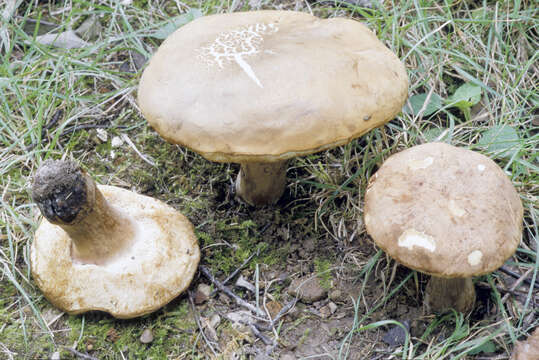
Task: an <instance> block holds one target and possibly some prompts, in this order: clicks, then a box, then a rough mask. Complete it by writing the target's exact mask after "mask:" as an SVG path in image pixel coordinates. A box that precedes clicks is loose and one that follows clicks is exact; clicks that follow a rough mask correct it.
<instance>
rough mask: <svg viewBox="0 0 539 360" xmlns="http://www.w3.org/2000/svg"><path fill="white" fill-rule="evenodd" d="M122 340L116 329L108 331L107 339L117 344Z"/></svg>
mask: <svg viewBox="0 0 539 360" xmlns="http://www.w3.org/2000/svg"><path fill="white" fill-rule="evenodd" d="M119 338H120V335H119V334H118V332H117V331H116V329H115V328H110V329H109V331H107V335H106V339H107V341H110V342H116V340H118V339H119Z"/></svg>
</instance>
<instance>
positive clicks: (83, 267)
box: [31, 186, 200, 318]
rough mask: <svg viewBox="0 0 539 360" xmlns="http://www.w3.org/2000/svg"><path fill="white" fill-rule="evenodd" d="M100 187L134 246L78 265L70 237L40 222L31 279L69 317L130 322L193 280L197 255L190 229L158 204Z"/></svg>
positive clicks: (139, 196) (158, 306) (169, 298)
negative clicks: (98, 314)
mask: <svg viewBox="0 0 539 360" xmlns="http://www.w3.org/2000/svg"><path fill="white" fill-rule="evenodd" d="M98 188H99V190H100V191H101V192H102V193H103V195H104V197H105V199H106V200H107V202H108V203H109V205H110V206H111V207H113V208H114V210H115V211H118V212H119V213H120V214H122V215H125V218H128V219H130V221H131V224H132V225H133V228H134V234H135V239H133V241H132V245H131V246H130V247H129V248H128V249H126V251H123V252H122V253H121V254H119V255H118V256H117V257H115V258H114V259H113V260H112V261H109V262H107V263H106V264H103V265H95V264H82V263H78V262H76V261H74V260H73V259H72V256H71V249H72V242H71V239H70V237H69V235H68V234H67V233H66V232H65V231H64V230H63V229H62V228H61V227H60V226H58V225H53V224H51V223H50V222H49V221H47V220H46V219H43V220H42V222H41V224H40V226H39V228H38V229H37V231H36V234H35V239H34V242H33V244H32V249H31V265H32V273H33V276H34V279H35V281H36V283H37V285H38V286H39V287H40V289H41V290H42V291H43V294H44V295H45V296H46V297H47V299H49V301H50V302H51V303H53V304H54V305H55V306H57V307H59V308H61V309H62V310H64V311H67V312H68V313H71V314H78V313H82V312H85V311H89V310H101V311H106V312H108V313H110V314H112V315H113V316H115V317H118V318H132V317H136V316H141V315H144V314H147V313H150V312H152V311H154V310H157V309H158V308H160V307H161V306H163V305H165V304H167V303H168V302H170V301H171V300H172V299H174V298H175V297H176V296H178V295H179V294H180V293H182V292H183V291H184V290H185V289H186V288H187V287H188V286H189V283H190V282H191V280H192V278H193V276H194V273H195V271H196V268H197V265H198V261H199V258H200V251H199V248H198V243H197V239H196V237H195V234H194V231H193V225H192V224H191V223H190V222H189V220H187V219H186V218H185V217H184V216H183V215H181V214H180V213H179V212H177V211H175V210H174V209H172V208H171V207H170V206H168V205H166V204H164V203H162V202H160V201H158V200H155V199H152V198H150V197H147V196H143V195H138V194H136V193H133V192H131V191H127V190H123V189H120V188H117V187H112V186H98ZM126 234H130V232H129V231H127V232H126Z"/></svg>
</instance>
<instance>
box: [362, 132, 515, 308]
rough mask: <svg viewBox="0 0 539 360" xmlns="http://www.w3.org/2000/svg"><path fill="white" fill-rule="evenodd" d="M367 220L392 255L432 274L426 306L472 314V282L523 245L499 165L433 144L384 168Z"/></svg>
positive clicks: (370, 192)
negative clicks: (473, 277) (520, 244)
mask: <svg viewBox="0 0 539 360" xmlns="http://www.w3.org/2000/svg"><path fill="white" fill-rule="evenodd" d="M364 220H365V225H366V227H367V232H368V233H369V234H370V236H371V237H372V238H373V239H374V241H375V242H376V244H377V245H378V246H379V247H380V248H382V249H383V250H384V251H385V252H386V253H387V254H389V256H391V257H393V258H394V259H395V260H397V261H398V262H400V263H402V264H403V265H405V266H407V267H409V268H411V269H414V270H417V271H420V272H423V273H426V274H430V275H432V276H431V279H430V281H429V283H428V285H427V288H426V294H425V304H426V305H427V308H429V309H430V310H432V311H443V310H446V309H448V308H454V309H455V310H457V311H461V312H468V311H470V310H471V309H472V308H473V305H474V302H475V289H474V285H473V283H472V276H477V275H484V274H488V273H490V272H492V271H494V270H496V269H498V268H499V267H500V266H501V265H503V263H504V262H505V261H506V260H507V259H508V258H509V257H510V256H511V255H512V254H513V253H514V252H515V250H516V248H517V246H518V245H519V243H520V239H521V234H522V221H523V208H522V203H521V201H520V198H519V196H518V193H517V192H516V190H515V188H514V187H513V185H512V183H511V181H510V180H509V179H508V177H507V175H506V174H505V173H504V172H503V170H502V169H500V167H499V166H498V165H496V163H495V162H494V161H492V160H491V159H489V158H487V157H486V156H484V155H481V154H479V153H477V152H473V151H470V150H466V149H462V148H457V147H454V146H451V145H448V144H444V143H428V144H424V145H419V146H415V147H412V148H410V149H407V150H404V151H402V152H399V153H397V154H394V155H392V156H391V157H389V158H388V159H387V160H386V161H385V162H384V163H383V164H382V166H381V167H380V169H379V170H378V171H377V172H376V173H375V174H374V176H373V177H372V178H371V179H370V181H369V185H368V187H367V191H366V194H365V208H364Z"/></svg>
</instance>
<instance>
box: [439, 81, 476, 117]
mask: <svg viewBox="0 0 539 360" xmlns="http://www.w3.org/2000/svg"><path fill="white" fill-rule="evenodd" d="M482 92H483V90H482V89H481V87H479V86H478V85H475V84H472V83H464V84H462V85H461V86H460V87H459V88H458V89H457V91H455V93H454V94H453V95H451V96H450V97H449V98H447V100H446V101H445V102H446V103H447V104H449V106H455V107H458V108H459V109H460V110H462V111H465V110H466V109H469V108H471V107H472V106H474V105H475V104H477V103H478V102H479V100H481V94H482Z"/></svg>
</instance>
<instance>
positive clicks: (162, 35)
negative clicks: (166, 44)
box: [149, 8, 202, 39]
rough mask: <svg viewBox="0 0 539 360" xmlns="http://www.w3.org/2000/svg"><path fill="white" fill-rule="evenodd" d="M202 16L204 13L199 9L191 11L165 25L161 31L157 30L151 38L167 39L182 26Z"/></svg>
mask: <svg viewBox="0 0 539 360" xmlns="http://www.w3.org/2000/svg"><path fill="white" fill-rule="evenodd" d="M201 16H202V12H201V11H200V10H199V9H194V8H193V9H191V10H189V11H188V12H186V13H185V14H182V15H179V16H176V17H174V18H172V19H170V21H169V22H167V23H166V24H165V25H163V26H161V27H160V28H159V29H157V30H155V31H154V32H153V33H151V34H150V35H149V36H151V37H154V38H157V39H166V38H167V37H168V36H169V35H170V34H172V33H173V32H174V31H176V30H177V29H178V28H180V27H181V26H183V25H185V24H187V23H188V22H191V21H193V20H195V19H196V18H199V17H201Z"/></svg>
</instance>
